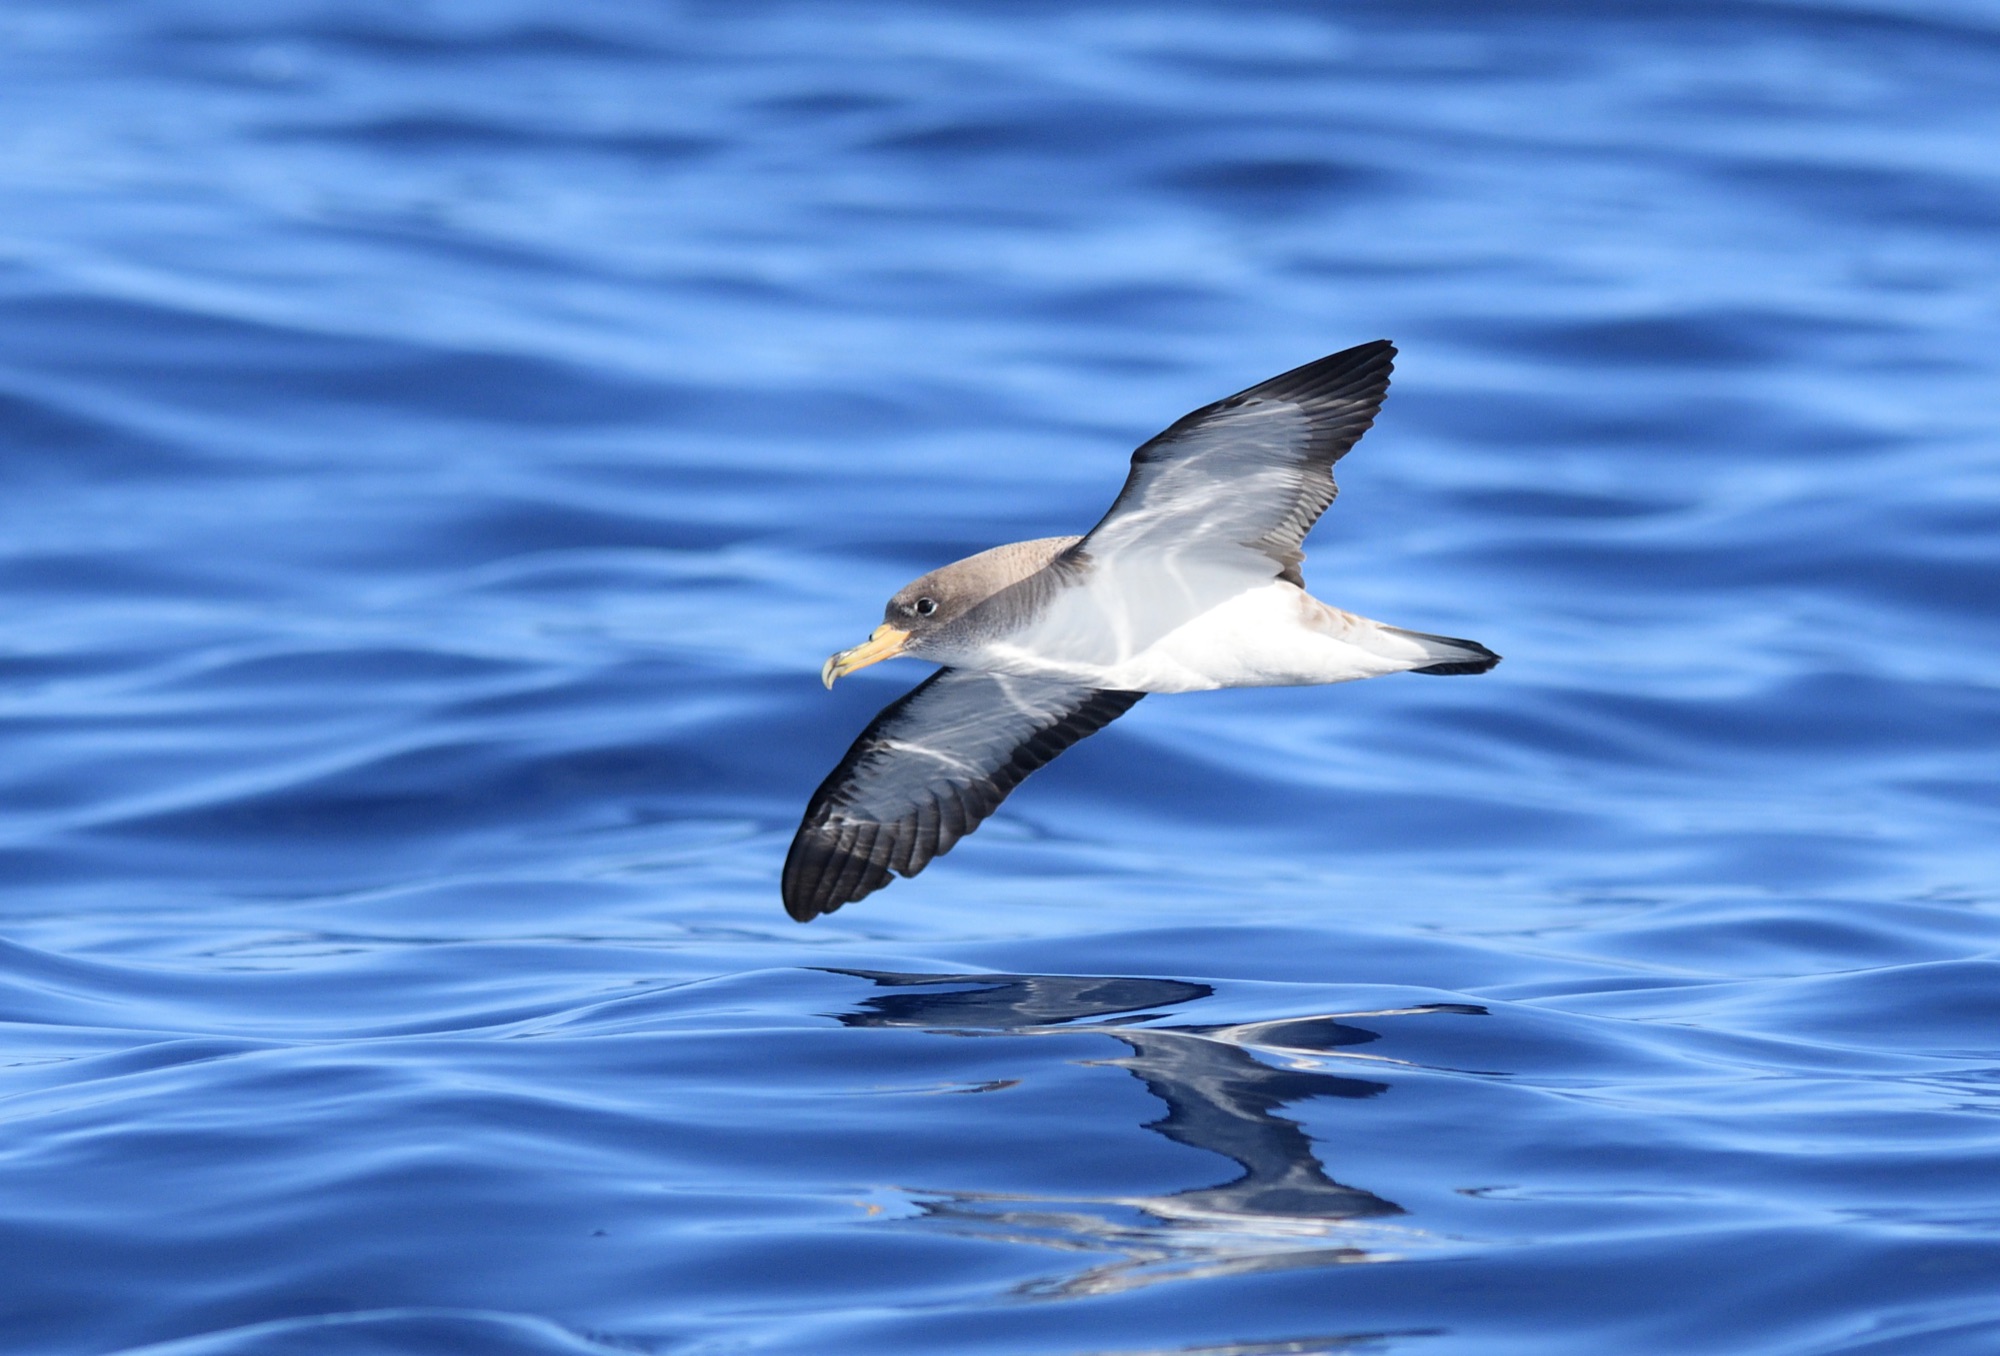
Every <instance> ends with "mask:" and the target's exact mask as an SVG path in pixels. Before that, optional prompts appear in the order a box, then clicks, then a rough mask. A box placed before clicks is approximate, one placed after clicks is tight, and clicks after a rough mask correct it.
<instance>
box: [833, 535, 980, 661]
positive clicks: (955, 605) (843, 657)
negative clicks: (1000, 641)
mask: <svg viewBox="0 0 2000 1356" xmlns="http://www.w3.org/2000/svg"><path fill="white" fill-rule="evenodd" d="M959 564H960V565H962V564H964V562H963V561H961V562H959ZM990 585H991V581H989V580H984V579H979V580H975V579H971V578H968V577H967V572H966V571H964V570H961V569H959V567H958V565H947V566H945V567H944V568H943V569H941V570H932V571H931V572H930V573H929V574H927V575H925V576H923V577H922V578H921V579H916V580H912V581H911V582H910V583H908V584H905V585H904V586H903V587H902V588H900V589H898V590H897V591H896V596H895V597H893V598H891V599H890V600H889V603H888V606H886V607H884V608H883V609H882V624H881V625H880V626H878V627H876V628H875V630H874V632H873V633H872V634H870V635H869V637H868V639H867V640H865V641H863V642H862V643H861V644H859V645H856V646H855V647H854V648H853V649H851V650H842V651H840V653H838V654H836V655H833V656H832V657H831V658H829V659H828V660H827V661H826V663H825V665H824V666H823V667H821V669H820V671H819V676H820V681H821V682H823V683H825V684H826V685H827V686H828V687H832V686H833V683H834V680H835V679H836V678H845V677H846V676H847V675H848V674H850V673H852V672H854V671H855V670H856V669H865V668H867V667H868V666H869V665H870V664H879V663H881V662H882V661H883V660H885V659H894V658H895V657H896V656H897V655H904V654H907V655H913V656H915V657H917V658H919V659H922V658H925V657H926V651H927V649H928V647H929V645H930V643H931V642H932V641H933V640H934V639H935V638H936V637H937V636H938V635H939V634H940V633H941V632H943V631H944V629H945V628H946V627H948V626H950V625H951V624H952V623H953V622H955V621H957V620H958V619H959V618H960V617H963V616H964V615H965V614H966V613H967V612H970V611H971V610H972V609H973V608H975V607H977V606H978V605H979V604H980V603H982V602H984V601H986V599H987V598H988V597H990V596H992V592H993V590H992V588H991V586H990Z"/></svg>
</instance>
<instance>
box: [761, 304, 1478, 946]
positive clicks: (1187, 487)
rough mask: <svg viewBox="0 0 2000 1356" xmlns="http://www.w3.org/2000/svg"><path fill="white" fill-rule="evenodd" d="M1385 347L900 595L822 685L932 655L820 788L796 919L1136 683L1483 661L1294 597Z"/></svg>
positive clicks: (836, 900) (1057, 744) (1463, 643)
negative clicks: (1071, 518) (915, 681)
mask: <svg viewBox="0 0 2000 1356" xmlns="http://www.w3.org/2000/svg"><path fill="white" fill-rule="evenodd" d="M1395 353H1396V350H1395V347H1394V346H1393V345H1392V344H1390V343H1389V342H1388V341H1387V340H1377V341H1375V342H1374V343H1369V344H1361V345H1359V346H1357V347H1355V348H1350V349H1347V350H1345V351H1344V352H1340V353H1336V354H1333V355H1332V356H1331V357H1326V358H1321V359H1320V360H1319V361H1318V362H1313V363H1307V364H1306V365H1305V366H1304V367H1297V368H1294V369H1292V370H1291V371H1289V372H1286V373H1284V374H1283V375H1282V376H1276V377H1273V378H1271V379H1270V380H1269V381H1266V382H1263V383H1261V384H1259V385H1256V386H1252V387H1251V388H1250V389H1249V390H1247V391H1242V392H1240V393H1238V394H1236V395H1233V396H1230V397H1229V398H1228V399H1227V400H1218V401H1217V402H1216V403H1215V404H1213V405H1207V406H1204V407H1203V408H1201V409H1198V410H1196V411H1195V412H1194V413H1192V414H1190V415H1187V416H1186V417H1185V418H1183V419H1181V420H1180V421H1179V422H1178V423H1176V424H1174V425H1173V426H1172V427H1171V428H1169V429H1167V430H1166V432H1164V433H1162V434H1160V435H1159V436H1158V437H1156V438H1154V439H1152V440H1151V441H1150V442H1148V443H1146V444H1145V445H1143V446H1142V447H1140V448H1139V450H1138V451H1137V452H1134V453H1133V454H1132V471H1131V474H1130V475H1129V476H1127V477H1126V480H1125V488H1124V489H1123V490H1121V491H1120V492H1119V494H1118V498H1117V499H1116V500H1115V501H1114V502H1113V503H1112V505H1111V509H1110V511H1109V512H1108V513H1106V514H1105V515H1104V517H1103V519H1102V520H1101V521H1099V523H1098V524H1097V526H1095V527H1093V528H1091V529H1090V531H1089V532H1087V533H1085V534H1084V535H1083V536H1081V537H1045V538H1043V539H1041V540H1039V541H1021V542H1014V543H1012V544H1011V545H1007V546H996V547H994V548H993V549H992V550H990V551H982V552H980V553H979V554H978V555H976V556H969V557H967V558H966V559H964V560H961V561H958V562H956V563H954V564H951V565H946V566H944V567H943V568H942V569H938V570H933V571H931V572H930V573H929V574H927V575H925V576H924V577H923V578H921V579H918V580H917V581H916V582H914V583H912V584H909V585H907V586H906V587H904V588H903V589H902V590H901V591H899V592H898V593H897V594H896V596H895V597H893V598H891V599H890V600H889V605H888V607H887V608H885V609H884V610H883V621H882V624H881V625H880V626H878V627H876V628H875V631H874V634H872V635H871V636H869V638H868V640H867V641H866V642H865V643H863V644H861V645H857V646H855V647H854V648H853V649H851V650H842V651H841V652H840V653H838V654H836V655H834V656H833V657H832V658H831V659H828V660H827V661H826V666H825V667H824V668H823V669H822V670H821V671H820V676H821V678H822V679H823V680H824V681H825V682H826V685H827V686H828V687H832V686H833V682H834V680H835V679H836V678H840V677H844V676H845V675H847V674H850V673H852V672H854V671H855V670H856V669H859V668H863V667H865V666H867V665H869V664H874V663H878V662H880V661H881V660H884V659H893V658H894V657H896V656H897V655H911V656H914V657H916V658H918V659H928V660H930V661H932V662H933V663H937V664H942V665H944V667H943V668H941V669H939V670H938V671H937V672H936V673H934V674H932V675H931V676H930V677H929V678H927V679H925V680H924V681H923V682H922V683H920V684H919V685H918V686H917V687H916V688H915V689H914V690H912V691H910V692H908V693H906V694H905V695H904V696H902V697H900V698H898V699H897V700H896V701H894V702H892V703H890V704H889V706H888V707H887V708H885V709H884V710H883V711H882V713H881V714H880V715H878V716H876V717H875V720H874V722H873V723H872V724H870V725H869V727H868V728H867V729H866V730H864V731H863V732H862V734H861V737H860V738H859V739H857V740H856V741H855V742H854V747H853V748H851V749H849V750H848V751H847V756H846V757H845V758H843V759H842V760H841V762H840V766H838V767H836V768H835V769H834V770H833V773H832V774H831V775H830V776H828V777H827V779H826V780H825V781H824V782H822V783H821V784H820V788H819V790H817V791H815V792H814V793H813V798H812V801H811V803H810V804H808V805H807V806H806V813H805V820H804V822H802V823H801V824H800V825H799V831H798V835H797V836H796V837H795V838H793V839H792V849H791V852H790V853H789V854H788V855H787V856H786V858H785V874H784V896H785V909H786V911H787V912H788V913H790V914H791V916H792V917H794V918H796V919H798V920H799V921H800V922H802V923H803V922H807V921H809V920H811V919H813V918H816V917H818V916H819V915H820V914H823V913H831V912H833V911H834V910H835V909H837V908H839V907H840V906H841V905H843V904H847V903H851V902H853V901H854V900H857V899H860V898H861V897H862V896H863V895H866V894H869V893H870V892H872V891H874V890H878V889H880V888H881V887H882V886H884V885H887V884H888V883H889V875H890V873H891V872H894V873H896V874H897V875H901V876H914V875H916V874H917V872H919V871H921V870H923V869H924V867H925V866H926V865H927V864H928V863H929V862H930V860H931V859H932V858H933V857H937V856H940V855H942V854H943V853H946V852H949V851H950V850H951V847H952V845H953V844H954V843H956V842H957V841H958V840H959V839H961V838H963V837H965V835H967V834H968V833H971V832H972V831H973V830H974V829H975V828H977V827H978V826H979V824H980V821H982V820H984V819H985V818H986V817H987V816H988V815H990V814H992V813H993V811H994V810H995V809H996V808H997V807H998V806H999V804H1000V802H1001V801H1002V800H1004V799H1006V797H1007V793H1008V792H1010V791H1012V790H1013V789H1014V788H1015V787H1016V786H1018V785H1020V783H1021V780H1022V779H1023V778H1024V777H1026V776H1027V775H1028V774H1029V773H1030V772H1033V771H1034V770H1035V769H1036V768H1038V767H1041V766H1042V765H1043V764H1045V763H1047V762H1048V761H1049V760H1050V759H1052V758H1054V757H1055V756H1056V755H1057V754H1059V753H1061V752H1062V751H1063V750H1064V749H1066V748H1068V747H1069V746H1070V745H1072V744H1074V743H1076V742H1077V741H1078V740H1079V739H1082V738H1083V737H1084V736H1086V735H1090V734H1095V733H1096V732H1097V731H1099V730H1101V729H1103V728H1104V727H1105V726H1106V725H1108V724H1109V723H1111V722H1112V721H1113V720H1116V719H1117V718H1118V717H1119V716H1121V715H1123V714H1124V713H1125V712H1127V711H1129V710H1131V709H1132V706H1133V704H1134V703H1135V702H1137V701H1138V700H1139V698H1141V697H1143V696H1144V695H1145V694H1147V693H1148V692H1198V691H1202V690H1205V689H1209V688H1218V687H1268V686H1291V685H1307V684H1318V683H1344V682H1348V681H1350V680H1351V679H1355V678H1374V677H1376V676H1378V675H1380V674H1385V673H1484V672H1486V670H1488V669H1490V668H1492V667H1493V666H1494V665H1495V664H1497V663H1499V662H1500V656H1498V655H1496V654H1494V653H1493V651H1491V650H1489V649H1487V648H1486V647H1485V646H1484V645H1480V644H1478V643H1477V642H1475V641H1470V640H1454V639H1452V638H1450V637H1448V636H1433V635H1426V634H1424V633H1423V632H1421V631H1405V630H1402V629H1400V628H1399V627H1394V626H1385V625H1384V624H1382V623H1381V622H1375V621H1370V620H1368V619H1367V618H1366V617H1357V616H1355V615H1354V614H1353V613H1350V612H1343V611H1341V610H1340V609H1339V608H1337V607H1330V606H1328V605H1327V604H1325V603H1322V602H1320V601H1319V600H1318V599H1316V598H1314V597H1312V596H1311V595H1310V594H1308V593H1307V592H1306V591H1305V579H1304V577H1303V576H1302V575H1301V574H1300V573H1299V565H1300V562H1302V561H1303V560H1304V559H1305V555H1304V552H1302V551H1301V550H1300V549H1299V547H1300V543H1301V541H1303V540H1304V538H1305V535H1306V532H1307V531H1308V530H1309V529H1310V528H1311V527H1312V525H1313V523H1314V522H1315V521H1317V520H1318V518H1319V516H1320V514H1321V513H1322V512H1324V511H1325V510H1326V506H1327V505H1328V504H1331V503H1332V502H1333V497H1334V494H1335V489H1334V483H1333V464H1334V463H1335V462H1336V461H1339V460H1340V458H1341V457H1342V456H1343V455H1345V454H1346V452H1347V450H1348V449H1349V448H1350V447H1353V446H1354V444H1355V442H1356V441H1357V440H1358V439H1359V438H1360V437H1361V435H1362V434H1363V433H1365V432H1367V431H1368V426H1369V425H1370V424H1372V423H1373V422H1374V421H1375V412H1376V411H1377V410H1378V409H1380V408H1381V405H1382V397H1383V395H1384V394H1385V393H1386V392H1387V391H1388V389H1389V368H1390V364H1391V359H1392V358H1394V356H1395Z"/></svg>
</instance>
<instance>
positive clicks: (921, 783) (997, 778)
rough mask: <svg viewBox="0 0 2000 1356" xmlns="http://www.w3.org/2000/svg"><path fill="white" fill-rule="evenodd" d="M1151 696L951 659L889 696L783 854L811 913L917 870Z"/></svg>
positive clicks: (794, 895)
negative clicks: (975, 667)
mask: <svg viewBox="0 0 2000 1356" xmlns="http://www.w3.org/2000/svg"><path fill="white" fill-rule="evenodd" d="M1142 695H1144V694H1142V693H1138V692H1107V691H1101V690H1097V689H1093V688H1089V687H1083V686H1079V685H1076V684H1072V683H1064V682H1059V681H1055V680H1051V679H1046V678H1019V677H1012V676H1009V675H1006V674H998V673H979V672H974V671H971V670H964V669H941V670H939V671H938V672H937V673H935V674H933V675H931V677H930V678H928V679H926V680H925V681H924V682H923V683H922V684H920V685H919V686H918V687H916V688H915V689H913V690H912V691H910V692H908V693H906V694H905V695H904V696H902V697H900V698H898V699H897V700H896V701H894V702H891V703H890V704H889V705H888V706H887V707H886V708H884V709H883V711H882V713H881V714H880V715H878V716H876V717H875V719H874V721H873V722H872V723H871V724H870V725H869V726H868V728H867V729H866V730H864V731H862V733H861V737H860V738H859V739H857V740H855V741H854V747H853V748H851V749H849V750H848V751H847V756H846V757H845V758H843V759H841V760H840V766H839V767H836V768H835V769H834V770H833V772H832V774H831V775H829V776H828V777H827V779H826V780H825V781H824V782H822V783H820V788H819V790H818V791H815V792H814V793H813V798H812V801H811V803H810V804H808V805H807V806H806V814H805V819H804V821H803V822H801V823H800V825H799V831H798V835H797V836H796V837H795V838H793V839H792V850H791V852H790V853H789V854H787V856H786V857H785V877H784V895H785V911H786V912H787V913H789V914H791V916H792V917H794V918H796V919H798V920H799V921H800V922H801V923H804V922H807V921H809V920H811V919H813V918H816V917H818V916H819V915H820V914H823V913H832V912H833V911H834V910H835V909H837V908H839V907H840V906H841V905H843V904H847V903H851V902H852V901H854V900H857V899H860V898H861V897H862V896H863V895H866V894H869V893H871V892H873V891H875V890H879V889H881V888H882V887H883V886H884V885H887V884H888V883H889V873H890V872H891V871H894V872H895V873H896V874H898V875H902V876H914V875H916V874H917V872H919V871H921V870H923V869H924V867H925V866H926V865H927V864H928V863H929V862H930V860H931V858H933V857H938V856H942V855H943V854H944V853H946V852H949V851H951V848H952V845H953V844H954V843H956V842H957V841H958V840H959V839H961V838H963V837H965V835H967V834H968V833H971V832H972V831H973V830H974V829H975V828H977V827H979V824H980V821H982V820H984V819H985V818H986V817H987V816H988V815H990V814H992V813H993V811H994V810H996V809H998V808H999V805H1000V802H1001V801H1003V800H1005V799H1006V798H1007V793H1008V792H1010V791H1012V790H1013V789H1014V788H1015V787H1016V786H1019V785H1020V784H1021V780H1022V778H1024V777H1026V776H1027V775H1028V774H1029V773H1030V772H1033V771H1034V770H1035V769H1036V768H1038V767H1041V766H1042V765H1043V764H1045V763H1047V762H1048V761H1049V760H1050V759H1052V758H1054V757H1055V756H1056V755H1057V754H1059V753H1061V752H1062V751H1063V750H1064V749H1066V748H1068V747H1069V746H1070V745H1072V744H1074V743H1076V741H1077V740H1079V739H1082V738H1084V737H1085V736H1086V735H1092V734H1095V733H1097V731H1099V730H1101V729H1103V728H1104V727H1105V726H1106V725H1108V724H1110V723H1111V722H1112V721H1114V720H1116V719H1117V718H1118V717H1119V716H1121V715H1123V714H1125V712H1127V711H1129V710H1131V709H1132V706H1133V704H1134V703H1135V702H1137V701H1138V700H1139V698H1140V697H1141V696H1142Z"/></svg>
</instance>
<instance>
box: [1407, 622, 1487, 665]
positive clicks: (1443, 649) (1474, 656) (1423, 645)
mask: <svg viewBox="0 0 2000 1356" xmlns="http://www.w3.org/2000/svg"><path fill="white" fill-rule="evenodd" d="M1377 625H1380V623H1379V622H1378V623H1377ZM1382 630H1383V631H1385V632H1387V633H1388V634H1389V635H1392V636H1395V637H1396V638H1397V639H1399V640H1402V641H1405V642H1408V643H1411V644H1414V645H1415V646H1417V648H1418V650H1419V652H1420V654H1419V656H1418V657H1421V658H1425V659H1428V660H1430V661H1431V662H1429V663H1427V664H1422V665H1419V666H1417V667H1415V668H1412V669H1409V670H1407V671H1408V672H1410V673H1435V674H1439V675H1441V676H1442V675H1445V674H1452V673H1484V672H1486V670H1488V669H1490V668H1492V667H1493V666H1494V665H1495V664H1497V663H1499V662H1500V656H1499V655H1497V654H1495V653H1493V651H1491V650H1489V649H1487V648H1486V647H1485V646H1484V645H1481V644H1480V643H1479V642H1478V641H1476V640H1460V639H1458V638H1457V637H1456V636H1433V635H1431V634H1429V633H1428V632H1424V631H1405V630H1404V629H1403V628H1402V627H1400V626H1383V627H1382Z"/></svg>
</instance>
